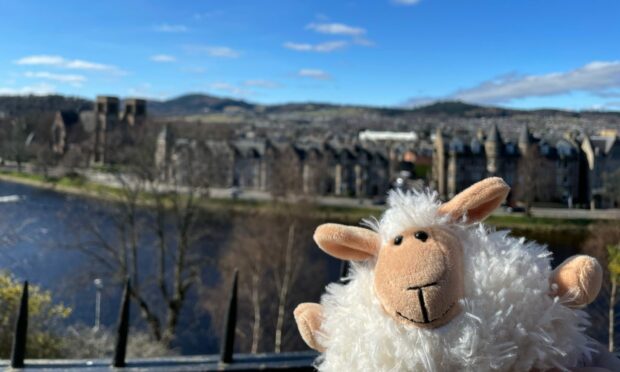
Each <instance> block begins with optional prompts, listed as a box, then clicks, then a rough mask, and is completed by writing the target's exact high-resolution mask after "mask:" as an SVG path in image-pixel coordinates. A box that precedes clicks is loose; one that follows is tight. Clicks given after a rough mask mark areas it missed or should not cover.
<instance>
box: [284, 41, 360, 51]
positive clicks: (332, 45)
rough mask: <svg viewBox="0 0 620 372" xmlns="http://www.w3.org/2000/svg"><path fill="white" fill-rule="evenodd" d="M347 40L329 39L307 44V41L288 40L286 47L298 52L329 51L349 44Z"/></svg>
mask: <svg viewBox="0 0 620 372" xmlns="http://www.w3.org/2000/svg"><path fill="white" fill-rule="evenodd" d="M347 44H348V43H347V42H346V41H328V42H325V43H320V44H305V43H293V42H286V43H284V47H285V48H287V49H291V50H296V51H298V52H319V53H329V52H333V51H335V50H338V49H342V48H344V47H346V46H347Z"/></svg>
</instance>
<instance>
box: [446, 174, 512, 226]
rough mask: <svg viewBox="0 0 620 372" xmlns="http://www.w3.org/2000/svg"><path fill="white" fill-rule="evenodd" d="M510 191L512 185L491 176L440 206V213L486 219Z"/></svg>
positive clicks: (453, 216) (472, 218)
mask: <svg viewBox="0 0 620 372" xmlns="http://www.w3.org/2000/svg"><path fill="white" fill-rule="evenodd" d="M508 192H510V187H509V186H508V185H507V184H506V182H504V180H502V179H501V178H499V177H491V178H487V179H484V180H482V181H480V182H477V183H475V184H473V185H471V186H470V187H468V188H467V189H465V190H463V191H462V192H461V193H459V194H458V195H456V196H455V197H454V198H452V200H450V201H448V202H447V203H445V204H443V205H442V206H441V207H439V213H441V214H447V215H450V216H451V217H452V219H453V220H460V219H461V218H463V216H465V218H466V221H467V222H476V221H482V220H484V219H485V218H486V217H487V216H488V215H490V214H491V212H493V210H495V208H497V207H499V206H500V204H502V202H503V201H504V199H506V196H508Z"/></svg>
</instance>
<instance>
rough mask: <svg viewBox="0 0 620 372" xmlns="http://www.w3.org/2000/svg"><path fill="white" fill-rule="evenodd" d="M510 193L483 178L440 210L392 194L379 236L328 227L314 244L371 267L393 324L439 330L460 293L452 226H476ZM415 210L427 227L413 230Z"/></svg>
mask: <svg viewBox="0 0 620 372" xmlns="http://www.w3.org/2000/svg"><path fill="white" fill-rule="evenodd" d="M509 190H510V188H509V187H508V185H506V183H505V182H504V181H503V180H501V179H500V178H488V179H486V180H483V181H480V182H478V183H476V184H474V185H473V186H471V187H469V188H468V189H466V190H464V191H463V192H461V193H460V194H458V195H456V196H455V197H454V198H453V199H452V200H450V201H448V202H447V203H445V204H442V205H439V204H438V203H436V202H435V200H434V199H432V198H430V197H427V198H426V199H425V201H424V200H422V201H420V200H418V199H416V198H415V197H414V195H413V194H404V193H402V192H401V193H399V192H392V193H391V194H390V199H389V203H390V209H389V210H388V211H386V212H385V214H384V215H383V217H382V218H381V221H380V222H379V224H378V226H377V230H379V231H378V232H376V231H371V230H368V229H362V228H359V227H353V226H343V225H337V224H330V223H328V224H324V225H321V226H319V227H318V228H317V230H316V232H315V233H314V240H315V241H316V242H317V244H318V245H319V247H321V249H323V250H324V251H325V252H327V253H329V254H330V255H332V256H334V257H337V258H340V259H344V260H355V261H358V260H359V261H363V260H368V261H371V262H374V263H375V268H374V269H375V283H374V286H375V291H376V293H377V297H378V299H379V301H380V302H381V305H382V306H383V309H384V310H385V311H386V313H387V314H389V315H390V316H391V317H392V318H394V320H396V321H397V322H398V323H400V324H403V325H407V326H415V327H423V328H436V327H440V326H442V325H445V324H447V323H448V322H450V320H452V319H454V317H455V316H456V315H458V314H459V312H460V310H461V309H460V308H459V300H460V299H461V298H462V297H463V293H464V267H463V265H464V260H463V247H462V245H461V242H460V241H459V239H458V238H457V236H456V235H455V232H454V231H457V230H456V229H454V228H453V226H451V224H453V223H454V224H463V223H471V222H477V221H481V220H482V219H484V218H485V217H486V216H488V215H489V214H490V213H491V212H492V211H493V210H494V209H495V208H497V207H498V206H499V205H500V204H501V202H502V201H503V200H504V199H505V198H506V195H508V191H509ZM418 202H419V203H418ZM416 203H418V204H416ZM420 203H421V204H424V205H422V207H424V208H420V207H421V205H420ZM416 208H420V210H422V212H420V213H427V215H425V216H427V217H428V216H430V218H429V219H426V220H425V221H427V223H426V224H427V226H428V225H430V226H432V227H415V226H419V225H420V223H419V222H416V219H415V218H411V216H415V215H416ZM401 226H402V231H399V229H400V228H401ZM394 232H397V233H394Z"/></svg>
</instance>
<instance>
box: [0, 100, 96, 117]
mask: <svg viewBox="0 0 620 372" xmlns="http://www.w3.org/2000/svg"><path fill="white" fill-rule="evenodd" d="M92 108H93V102H92V101H89V100H87V99H83V98H79V97H65V96H60V95H50V96H0V112H1V113H2V114H4V115H6V116H23V115H27V114H36V113H46V112H53V111H57V110H90V109H92ZM2 114H0V115H2Z"/></svg>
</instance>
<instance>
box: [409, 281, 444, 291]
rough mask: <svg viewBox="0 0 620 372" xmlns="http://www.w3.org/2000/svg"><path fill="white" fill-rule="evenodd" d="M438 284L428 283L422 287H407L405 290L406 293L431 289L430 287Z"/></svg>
mask: <svg viewBox="0 0 620 372" xmlns="http://www.w3.org/2000/svg"><path fill="white" fill-rule="evenodd" d="M438 284H439V282H432V283H428V284H424V285H418V286H412V287H407V290H408V291H415V290H418V289H422V288H426V287H432V286H434V285H438Z"/></svg>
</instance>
